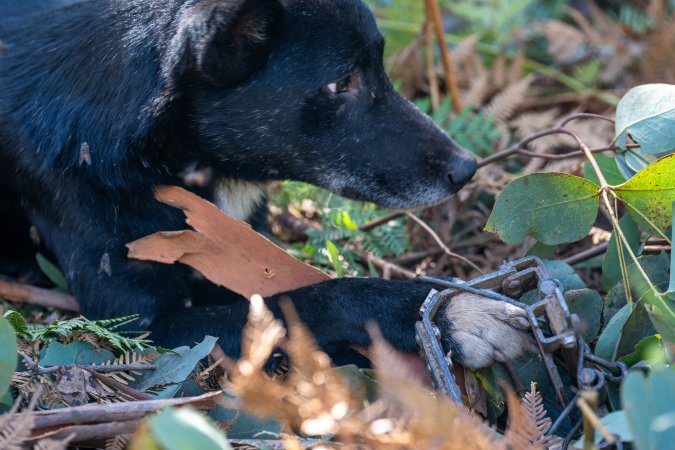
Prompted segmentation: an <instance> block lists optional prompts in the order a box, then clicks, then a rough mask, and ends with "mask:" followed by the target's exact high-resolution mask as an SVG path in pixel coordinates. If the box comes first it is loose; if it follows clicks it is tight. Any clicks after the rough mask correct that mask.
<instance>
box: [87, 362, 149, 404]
mask: <svg viewBox="0 0 675 450" xmlns="http://www.w3.org/2000/svg"><path fill="white" fill-rule="evenodd" d="M82 369H83V370H86V371H87V373H89V374H90V375H91V376H92V377H94V378H96V379H97V380H98V381H99V382H101V383H102V384H105V385H106V386H108V387H110V388H112V389H115V390H117V391H118V392H119V393H121V394H124V396H125V397H127V399H130V400H153V397H151V396H149V395H148V394H144V393H143V392H141V391H139V390H137V389H134V388H132V387H131V386H127V385H126V384H124V383H120V382H119V381H116V380H114V379H112V378H110V377H106V376H105V375H101V374H100V373H98V372H96V371H95V370H92V369H89V368H87V367H82Z"/></svg>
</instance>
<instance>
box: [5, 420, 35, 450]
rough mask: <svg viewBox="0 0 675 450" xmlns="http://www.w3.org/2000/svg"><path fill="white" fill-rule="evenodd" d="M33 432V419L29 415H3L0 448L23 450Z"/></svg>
mask: <svg viewBox="0 0 675 450" xmlns="http://www.w3.org/2000/svg"><path fill="white" fill-rule="evenodd" d="M32 430H33V418H32V417H31V416H30V415H28V414H25V413H24V414H16V413H15V414H9V413H8V414H3V415H2V416H0V448H2V449H4V450H22V449H23V448H24V446H25V444H24V442H25V441H26V439H28V438H29V437H30V435H31V431H32Z"/></svg>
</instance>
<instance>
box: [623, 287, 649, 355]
mask: <svg viewBox="0 0 675 450" xmlns="http://www.w3.org/2000/svg"><path fill="white" fill-rule="evenodd" d="M646 303H647V302H646V298H644V297H643V298H642V299H640V301H639V302H638V303H637V304H636V305H635V308H633V311H631V313H630V316H628V319H627V320H626V323H625V324H623V327H621V336H620V337H619V342H618V343H617V346H616V355H615V358H621V357H622V356H625V355H627V354H629V353H631V352H632V351H633V349H634V348H635V346H636V345H637V344H638V343H639V342H640V341H641V340H642V339H644V338H645V337H647V336H650V335H653V334H654V333H656V329H655V328H654V324H653V323H652V320H651V318H650V317H649V312H648V311H647V308H646V307H645V305H646Z"/></svg>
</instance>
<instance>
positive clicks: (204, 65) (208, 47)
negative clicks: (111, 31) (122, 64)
mask: <svg viewBox="0 0 675 450" xmlns="http://www.w3.org/2000/svg"><path fill="white" fill-rule="evenodd" d="M282 17H283V7H282V5H281V3H280V2H279V0H197V1H196V2H193V3H192V4H191V5H190V6H188V7H187V8H186V9H185V10H184V11H183V13H182V14H181V16H180V18H179V21H178V27H177V32H176V35H175V36H174V38H173V39H172V42H171V45H170V49H169V67H165V72H164V73H165V76H168V78H169V79H170V80H171V81H170V84H173V83H172V81H173V82H174V83H175V81H176V79H177V78H179V77H181V76H182V75H184V74H186V73H187V72H191V73H194V74H195V75H197V76H201V77H203V78H205V79H206V80H207V81H209V82H211V83H213V84H214V85H217V86H220V87H222V86H228V85H232V84H236V83H238V82H241V81H243V80H245V79H246V78H248V77H249V76H251V75H252V74H253V73H255V71H257V70H258V69H260V68H261V67H262V66H263V65H264V64H265V62H266V61H267V57H268V55H269V50H270V47H271V44H272V39H273V38H274V36H275V34H276V31H277V30H278V29H279V27H280V26H281V20H282ZM167 69H168V70H167ZM167 72H168V73H167Z"/></svg>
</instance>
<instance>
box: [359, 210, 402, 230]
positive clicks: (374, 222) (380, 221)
mask: <svg viewBox="0 0 675 450" xmlns="http://www.w3.org/2000/svg"><path fill="white" fill-rule="evenodd" d="M404 215H405V212H404V211H396V212H393V213H391V214H387V215H386V216H383V217H380V218H378V219H373V220H371V221H370V222H368V223H365V224H363V225H361V226H360V227H359V230H361V231H366V232H368V231H370V230H372V229H373V228H377V227H379V226H380V225H384V224H385V223H387V222H389V221H390V220H394V219H398V218H399V217H402V216H404Z"/></svg>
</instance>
